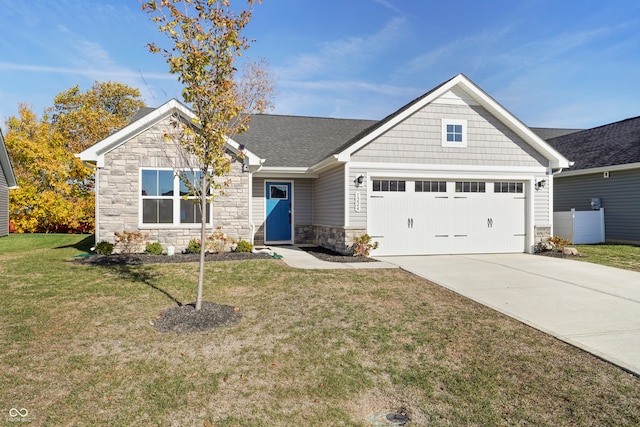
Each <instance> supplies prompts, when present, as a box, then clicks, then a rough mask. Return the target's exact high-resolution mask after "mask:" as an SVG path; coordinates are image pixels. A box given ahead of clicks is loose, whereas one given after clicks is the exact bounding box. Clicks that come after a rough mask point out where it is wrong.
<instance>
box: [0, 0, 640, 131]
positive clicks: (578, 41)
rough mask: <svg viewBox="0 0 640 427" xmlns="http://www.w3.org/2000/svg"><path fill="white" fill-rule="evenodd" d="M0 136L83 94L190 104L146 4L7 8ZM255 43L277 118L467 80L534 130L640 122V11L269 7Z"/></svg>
mask: <svg viewBox="0 0 640 427" xmlns="http://www.w3.org/2000/svg"><path fill="white" fill-rule="evenodd" d="M0 10H1V11H2V12H1V13H0V29H1V30H2V35H1V36H0V52H1V54H0V122H1V123H2V127H3V128H4V121H5V120H6V119H7V118H8V117H9V116H11V115H15V114H16V113H17V109H18V103H19V102H23V103H27V104H29V105H31V107H32V108H33V110H34V112H36V113H37V114H41V113H42V110H43V108H44V107H47V106H50V105H52V104H53V98H54V96H55V95H56V94H58V93H60V92H62V91H64V90H66V89H68V88H70V87H72V86H74V85H76V84H78V85H79V86H80V88H81V89H82V90H86V89H88V88H89V87H90V86H91V85H92V83H93V82H94V81H96V80H98V81H107V80H110V81H119V82H123V83H126V84H128V85H130V86H133V87H136V88H138V89H140V90H141V92H142V94H143V97H144V99H145V101H146V102H147V104H148V105H150V106H158V105H160V104H162V103H163V102H165V101H166V100H168V99H170V98H173V97H176V98H178V99H180V87H179V85H178V83H177V79H176V78H175V77H174V76H171V75H169V74H168V73H167V66H166V64H165V62H164V59H163V58H162V57H160V56H158V55H152V54H150V53H148V51H147V49H146V47H145V45H146V44H147V43H148V42H151V41H155V42H158V43H161V44H162V43H166V42H165V40H166V39H165V38H163V36H162V35H161V34H160V33H158V31H157V28H156V26H155V24H153V23H152V22H150V21H149V20H148V17H147V15H146V14H145V13H144V12H143V11H142V10H141V8H140V3H139V1H138V0H101V1H99V2H98V1H95V2H94V1H89V0H56V1H51V0H29V1H26V0H25V1H16V0H0ZM246 35H247V36H249V37H251V38H254V39H256V42H255V44H254V45H253V47H252V48H251V49H250V50H249V51H248V55H249V56H251V57H253V58H257V57H262V58H264V59H266V60H267V61H268V62H269V63H270V67H271V71H272V72H273V73H274V75H275V76H276V80H277V94H276V98H275V100H274V101H275V110H274V111H273V112H274V113H277V114H291V115H307V116H323V117H344V118H367V119H380V118H383V117H384V116H386V115H388V114H390V113H392V112H393V111H395V110H396V109H398V108H400V107H401V106H403V105H404V104H406V103H407V102H409V101H411V100H412V99H414V98H416V97H418V96H420V95H422V94H423V93H425V92H427V91H429V90H430V89H432V88H433V87H434V86H436V85H438V84H440V83H442V82H444V81H446V80H448V79H449V78H451V77H453V76H455V75H456V74H458V73H464V74H465V75H466V76H467V77H469V78H470V79H471V80H473V81H474V82H475V83H476V84H478V85H479V86H480V87H481V88H482V89H484V90H485V91H486V92H487V93H489V94H490V95H491V96H492V97H494V98H495V99H496V100H497V101H498V102H500V103H501V104H502V105H503V106H504V107H506V108H507V109H508V110H509V111H511V112H512V113H513V114H514V115H515V116H516V117H518V118H519V119H521V120H522V121H524V122H525V123H526V124H528V125H530V126H546V127H575V128H587V127H594V126H599V125H602V124H606V123H610V122H614V121H618V120H622V119H625V118H629V117H634V116H638V115H640V82H638V78H639V77H640V2H638V1H637V0H610V1H603V0H560V1H559V0H530V1H528V0H523V1H517V0H495V1H492V0H487V1H478V0H449V1H447V2H437V1H431V0H322V1H319V0H264V1H263V3H262V4H259V5H257V6H256V8H255V12H254V18H253V20H252V22H251V23H250V24H249V26H248V27H247V29H246Z"/></svg>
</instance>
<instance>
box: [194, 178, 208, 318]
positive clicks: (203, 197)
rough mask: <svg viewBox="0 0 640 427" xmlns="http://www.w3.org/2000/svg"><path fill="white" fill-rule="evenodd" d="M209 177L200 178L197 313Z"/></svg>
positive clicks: (204, 241)
mask: <svg viewBox="0 0 640 427" xmlns="http://www.w3.org/2000/svg"><path fill="white" fill-rule="evenodd" d="M207 194H208V192H207V175H206V174H205V173H203V174H202V177H201V178H200V270H199V272H198V296H197V298H196V311H197V310H200V309H201V308H202V288H203V286H204V256H205V254H206V249H207V248H206V243H207Z"/></svg>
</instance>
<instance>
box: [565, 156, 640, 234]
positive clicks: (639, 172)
mask: <svg viewBox="0 0 640 427" xmlns="http://www.w3.org/2000/svg"><path fill="white" fill-rule="evenodd" d="M554 183H555V186H554V189H555V191H554V210H555V211H556V212H562V211H568V210H570V209H571V208H575V209H576V210H578V211H586V210H591V198H593V197H600V198H601V199H602V207H603V208H604V217H605V236H606V239H607V240H608V241H628V242H640V169H629V170H624V171H612V172H610V174H609V178H604V177H603V173H602V172H598V173H593V174H588V175H579V176H567V177H562V174H560V175H557V176H556V177H555V181H554Z"/></svg>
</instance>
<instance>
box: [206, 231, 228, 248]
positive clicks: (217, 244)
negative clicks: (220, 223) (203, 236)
mask: <svg viewBox="0 0 640 427" xmlns="http://www.w3.org/2000/svg"><path fill="white" fill-rule="evenodd" d="M228 243H229V239H227V235H226V234H224V233H223V232H222V230H221V228H220V227H218V229H217V230H216V231H214V232H213V234H211V236H207V250H208V251H209V252H213V253H216V254H217V253H219V252H224V250H225V249H226V248H227V244H228Z"/></svg>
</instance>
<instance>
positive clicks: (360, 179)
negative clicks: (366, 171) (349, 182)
mask: <svg viewBox="0 0 640 427" xmlns="http://www.w3.org/2000/svg"><path fill="white" fill-rule="evenodd" d="M353 182H354V184H356V187H357V186H359V185H362V183H363V182H364V176H362V175H360V176H359V177H357V178H356V179H355V180H354V181H353Z"/></svg>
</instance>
